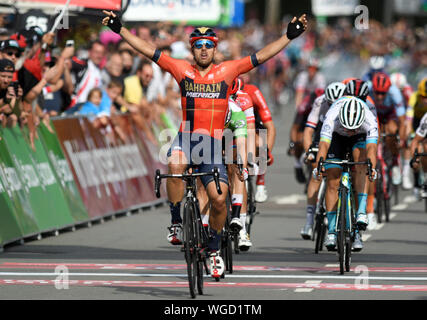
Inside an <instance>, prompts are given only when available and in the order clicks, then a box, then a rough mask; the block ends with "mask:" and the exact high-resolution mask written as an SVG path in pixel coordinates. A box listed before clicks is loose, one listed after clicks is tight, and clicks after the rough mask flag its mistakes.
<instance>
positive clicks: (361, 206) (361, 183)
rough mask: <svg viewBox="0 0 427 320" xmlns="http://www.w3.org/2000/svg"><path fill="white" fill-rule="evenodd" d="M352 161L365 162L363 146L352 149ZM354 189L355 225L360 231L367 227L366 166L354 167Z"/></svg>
mask: <svg viewBox="0 0 427 320" xmlns="http://www.w3.org/2000/svg"><path fill="white" fill-rule="evenodd" d="M353 159H354V161H356V162H363V161H366V149H365V146H364V145H363V144H360V143H357V144H356V145H355V147H354V149H353ZM355 171H356V172H355V179H354V187H355V190H356V192H357V203H358V208H357V213H356V219H357V224H358V225H359V226H360V227H361V229H362V230H364V229H365V228H366V226H367V225H368V218H367V216H366V200H367V198H368V191H369V183H368V177H367V176H366V166H356V167H355Z"/></svg>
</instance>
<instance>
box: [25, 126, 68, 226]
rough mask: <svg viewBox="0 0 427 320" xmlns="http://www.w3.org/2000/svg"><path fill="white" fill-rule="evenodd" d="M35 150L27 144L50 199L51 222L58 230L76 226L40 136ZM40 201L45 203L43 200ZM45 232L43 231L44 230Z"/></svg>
mask: <svg viewBox="0 0 427 320" xmlns="http://www.w3.org/2000/svg"><path fill="white" fill-rule="evenodd" d="M23 133H24V136H28V129H27V128H25V127H24V128H23ZM34 146H35V150H33V149H32V148H31V147H30V145H29V144H28V143H27V150H28V155H29V156H30V158H31V160H32V162H33V166H34V168H35V169H36V174H37V175H38V178H39V180H40V186H41V190H42V191H43V194H42V195H43V196H44V197H45V198H47V199H49V201H48V203H49V208H50V211H49V213H50V215H49V218H48V219H49V222H48V223H55V227H56V228H58V229H59V228H61V227H65V226H69V225H73V224H74V222H75V221H74V219H73V217H72V214H71V211H70V208H69V206H68V202H67V200H66V198H65V195H64V193H63V190H62V188H61V186H60V183H59V179H58V177H57V175H56V174H55V168H54V167H53V166H52V164H51V163H50V161H49V157H48V155H47V153H46V150H45V148H44V146H43V143H42V141H41V138H40V135H39V137H36V138H35V139H34ZM45 198H42V199H39V200H38V201H43V199H45ZM42 230H43V229H42Z"/></svg>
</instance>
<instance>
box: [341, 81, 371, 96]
mask: <svg viewBox="0 0 427 320" xmlns="http://www.w3.org/2000/svg"><path fill="white" fill-rule="evenodd" d="M345 94H346V95H349V96H354V97H357V98H359V99H362V100H363V101H365V100H366V98H367V97H368V94H369V85H368V83H367V82H366V81H363V80H360V79H353V80H350V81H349V82H348V83H347V85H346V87H345Z"/></svg>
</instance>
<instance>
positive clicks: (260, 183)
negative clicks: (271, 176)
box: [256, 174, 265, 186]
mask: <svg viewBox="0 0 427 320" xmlns="http://www.w3.org/2000/svg"><path fill="white" fill-rule="evenodd" d="M264 183H265V174H260V175H258V176H257V178H256V185H257V186H263V185H264Z"/></svg>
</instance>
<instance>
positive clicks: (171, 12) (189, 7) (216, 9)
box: [123, 0, 221, 21]
mask: <svg viewBox="0 0 427 320" xmlns="http://www.w3.org/2000/svg"><path fill="white" fill-rule="evenodd" d="M130 1H131V2H130V4H129V7H128V9H127V10H126V12H125V14H124V15H123V20H124V21H171V20H173V21H191V20H193V21H194V20H197V21H217V20H218V19H219V18H220V15H221V5H220V0H130Z"/></svg>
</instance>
